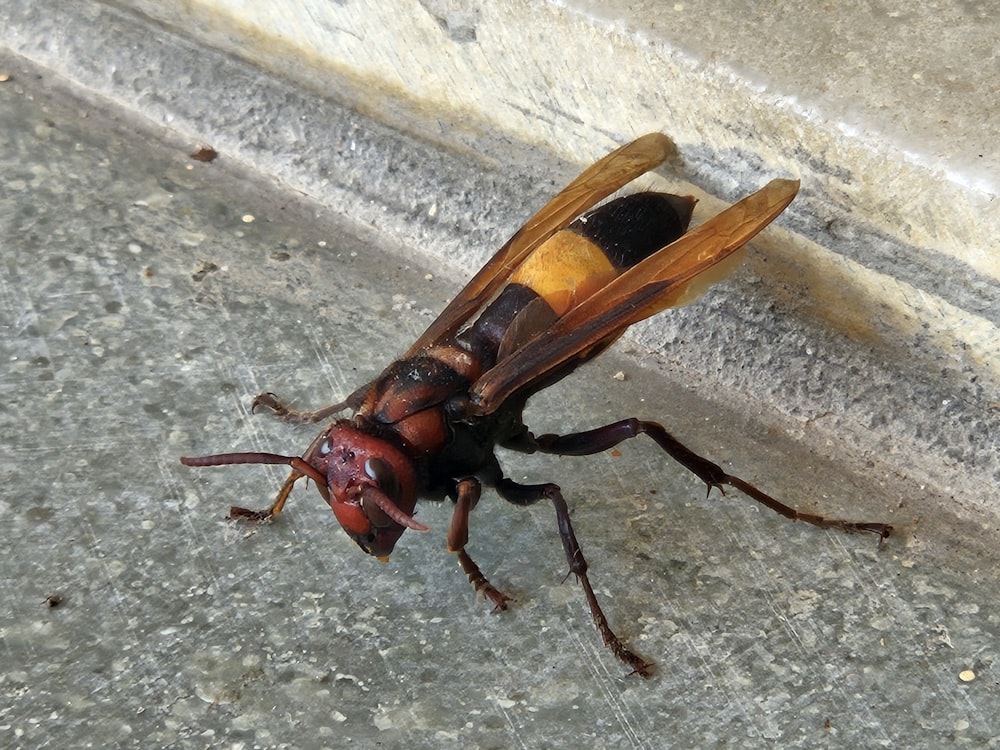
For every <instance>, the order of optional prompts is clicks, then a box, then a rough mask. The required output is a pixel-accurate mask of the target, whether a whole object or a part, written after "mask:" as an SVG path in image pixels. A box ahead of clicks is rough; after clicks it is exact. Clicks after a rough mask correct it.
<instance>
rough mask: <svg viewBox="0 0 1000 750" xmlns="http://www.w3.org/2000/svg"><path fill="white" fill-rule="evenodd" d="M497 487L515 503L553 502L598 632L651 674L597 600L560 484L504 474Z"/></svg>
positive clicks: (568, 556) (636, 666)
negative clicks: (521, 481)
mask: <svg viewBox="0 0 1000 750" xmlns="http://www.w3.org/2000/svg"><path fill="white" fill-rule="evenodd" d="M496 488H497V492H498V493H499V494H500V496H501V497H502V498H504V500H507V501H508V502H511V503H514V504H515V505H532V504H534V503H537V502H538V501H539V500H543V499H547V500H549V501H551V502H552V505H553V506H554V507H555V511H556V524H557V525H558V527H559V537H560V539H562V544H563V550H564V551H565V553H566V561H567V562H568V563H569V573H567V577H568V576H569V574H574V575H575V576H576V578H577V580H578V581H579V582H580V585H581V586H582V587H583V593H584V594H585V596H586V597H587V605H588V606H589V607H590V614H591V617H593V618H594V625H595V626H596V627H597V632H598V633H600V634H601V639H602V640H603V641H604V645H606V646H607V647H608V648H609V649H610V650H611V653H613V654H614V655H615V656H617V657H618V658H619V659H620V660H621V661H623V662H624V663H625V664H627V665H628V666H630V667H631V668H632V671H633V672H636V673H638V674H640V675H642V676H643V677H648V676H649V668H650V667H651V666H652V664H651V663H650V662H647V661H646V660H645V659H643V658H642V657H640V656H638V655H637V654H635V653H633V652H632V651H630V650H629V649H628V648H626V647H625V644H624V643H622V641H621V639H620V638H619V637H618V636H617V635H615V632H614V631H613V630H612V629H611V625H610V624H608V618H607V617H606V616H605V615H604V611H603V610H602V609H601V605H600V603H599V602H598V601H597V595H596V594H595V593H594V589H593V587H592V586H591V585H590V579H589V578H588V577H587V568H588V565H587V560H586V559H585V558H584V556H583V551H582V550H581V549H580V544H579V542H577V541H576V534H574V533H573V524H572V523H570V520H569V508H568V507H567V505H566V500H564V499H563V496H562V492H561V491H560V489H559V487H558V486H556V485H554V484H518V483H517V482H514V481H513V480H511V479H507V478H506V477H504V478H502V479H500V480H498V481H497V483H496Z"/></svg>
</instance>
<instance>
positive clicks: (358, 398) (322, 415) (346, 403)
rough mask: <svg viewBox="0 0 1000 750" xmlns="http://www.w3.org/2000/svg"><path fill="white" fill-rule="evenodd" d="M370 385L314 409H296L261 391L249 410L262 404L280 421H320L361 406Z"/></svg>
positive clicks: (308, 422) (367, 384)
mask: <svg viewBox="0 0 1000 750" xmlns="http://www.w3.org/2000/svg"><path fill="white" fill-rule="evenodd" d="M371 386H372V383H365V384H364V385H363V386H361V387H360V388H358V389H357V390H356V391H354V393H352V394H351V395H350V396H348V397H347V398H345V399H344V400H343V401H341V402H340V403H338V404H331V405H330V406H324V407H323V408H322V409H316V411H297V410H296V409H291V408H289V407H288V405H287V404H285V403H284V402H283V401H282V400H281V399H279V398H278V397H277V396H276V395H274V394H273V393H261V394H260V395H259V396H257V398H255V399H254V400H253V405H252V406H251V407H250V412H251V413H253V412H255V411H257V407H260V406H263V407H264V408H265V409H269V410H270V411H271V413H272V414H274V416H276V417H278V418H279V419H280V420H281V421H282V422H290V423H291V424H312V423H313V422H320V421H322V420H324V419H327V418H329V417H332V416H333V415H334V414H337V413H339V412H342V411H344V410H345V409H357V408H358V407H359V406H361V402H362V401H364V398H365V395H366V394H367V393H368V390H369V389H370V388H371Z"/></svg>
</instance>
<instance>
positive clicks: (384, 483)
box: [365, 456, 399, 501]
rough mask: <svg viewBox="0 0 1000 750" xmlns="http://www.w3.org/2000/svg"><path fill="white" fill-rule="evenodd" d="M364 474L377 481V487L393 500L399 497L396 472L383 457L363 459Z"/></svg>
mask: <svg viewBox="0 0 1000 750" xmlns="http://www.w3.org/2000/svg"><path fill="white" fill-rule="evenodd" d="M365 474H367V475H368V476H369V477H370V478H372V479H374V480H375V481H376V482H377V483H378V488H379V489H380V490H382V492H384V493H385V494H386V495H388V496H389V497H390V498H392V499H393V501H395V500H396V499H397V498H398V497H399V481H398V480H397V479H396V472H394V471H393V470H392V466H391V465H390V464H389V462H388V461H386V460H385V459H384V458H378V457H377V456H374V457H372V458H369V459H368V460H367V461H365Z"/></svg>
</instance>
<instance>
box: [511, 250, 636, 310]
mask: <svg viewBox="0 0 1000 750" xmlns="http://www.w3.org/2000/svg"><path fill="white" fill-rule="evenodd" d="M617 275H618V272H617V271H616V270H615V267H614V266H613V265H612V264H611V261H610V260H608V257H607V256H606V255H605V254H604V251H603V250H601V248H599V247H598V246H597V245H595V244H594V243H593V242H591V241H590V240H588V239H585V238H584V237H581V236H580V235H578V234H576V233H575V232H569V231H566V230H563V231H561V232H557V233H556V234H554V235H552V236H551V237H550V238H549V239H547V240H546V241H545V242H544V243H542V245H541V246H540V247H539V248H538V249H537V250H535V251H534V252H533V253H532V254H531V255H529V256H528V257H527V258H525V260H524V262H523V263H522V264H521V265H520V266H519V267H518V268H517V270H516V271H514V273H513V275H512V276H511V278H510V280H511V282H512V283H516V284H522V285H524V286H526V287H528V288H529V289H531V290H532V291H534V292H535V293H536V294H537V295H538V296H539V297H542V298H543V299H544V300H545V301H546V302H548V303H549V306H550V307H551V308H552V309H553V310H554V311H555V313H556V315H560V316H561V315H563V314H564V313H565V312H566V311H567V310H569V309H570V308H572V307H575V306H576V305H578V304H580V302H582V301H583V300H585V299H587V297H589V296H590V295H592V294H594V292H596V291H598V290H599V289H601V288H602V287H604V286H605V285H606V284H607V283H608V282H610V281H611V280H612V279H614V278H615V277H616V276H617Z"/></svg>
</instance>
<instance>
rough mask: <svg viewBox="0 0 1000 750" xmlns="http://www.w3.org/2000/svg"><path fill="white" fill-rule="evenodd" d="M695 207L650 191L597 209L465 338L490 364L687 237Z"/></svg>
mask: <svg viewBox="0 0 1000 750" xmlns="http://www.w3.org/2000/svg"><path fill="white" fill-rule="evenodd" d="M693 208H694V199H693V198H690V197H681V196H677V195H669V194H666V193H651V192H646V193H634V194H632V195H626V196H624V197H622V198H618V199H616V200H613V201H610V202H608V203H605V204H604V205H602V206H599V207H597V208H595V209H594V210H593V211H591V212H590V213H588V214H585V215H584V216H581V217H580V218H579V219H577V220H576V221H574V222H573V223H572V224H570V225H569V226H568V227H567V228H566V229H563V230H562V231H559V232H557V233H556V234H554V235H552V237H550V238H549V239H548V240H546V241H545V242H544V243H543V244H542V245H541V246H539V247H538V249H537V250H535V251H534V252H533V253H532V254H531V255H529V256H528V257H527V258H526V259H525V261H524V262H523V263H522V264H521V265H520V266H519V267H518V268H517V270H515V271H514V273H513V274H512V275H511V278H510V281H509V282H508V284H507V286H506V287H504V289H503V290H502V291H501V292H500V294H499V295H498V296H497V298H496V299H495V300H494V301H493V302H492V303H491V304H490V305H489V306H488V307H487V308H486V309H485V310H484V311H483V313H482V315H480V316H479V319H478V320H477V321H476V322H475V324H474V325H473V326H472V327H471V328H470V329H468V330H467V331H465V332H464V333H462V334H460V336H459V339H460V341H461V342H462V343H463V344H464V345H465V346H468V347H469V348H470V349H471V350H472V351H473V352H474V353H475V354H476V355H477V356H478V357H479V358H480V359H481V361H482V365H483V367H484V369H485V368H489V367H491V366H492V365H493V364H494V363H495V362H497V361H499V360H500V359H503V357H504V356H505V355H506V354H507V353H509V352H511V351H515V350H516V349H517V348H519V347H520V346H523V345H524V343H525V342H527V341H528V340H530V339H531V338H532V337H533V336H534V335H535V334H536V333H538V332H539V331H542V330H545V328H547V327H548V326H550V325H551V324H552V323H553V322H554V321H555V320H557V319H558V318H559V317H560V316H562V315H563V314H565V313H566V311H567V310H569V309H571V308H572V307H574V306H576V305H577V304H579V303H580V302H582V301H583V300H585V299H587V298H588V297H590V296H592V295H593V294H595V293H597V292H599V291H600V290H601V289H602V288H604V287H605V286H606V285H607V284H608V282H610V281H611V280H613V279H614V278H615V277H616V276H618V275H619V274H621V273H622V272H623V271H625V270H626V269H628V268H629V267H631V266H634V265H635V264H636V263H638V262H640V261H641V260H643V259H644V258H647V257H648V256H650V255H652V254H653V253H655V252H656V251H657V250H659V249H660V248H662V247H664V246H665V245H668V244H670V243H671V242H673V241H674V240H676V239H677V238H678V237H680V236H681V235H682V234H684V233H685V232H686V231H687V227H688V223H689V222H690V220H691V211H692V209H693Z"/></svg>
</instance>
